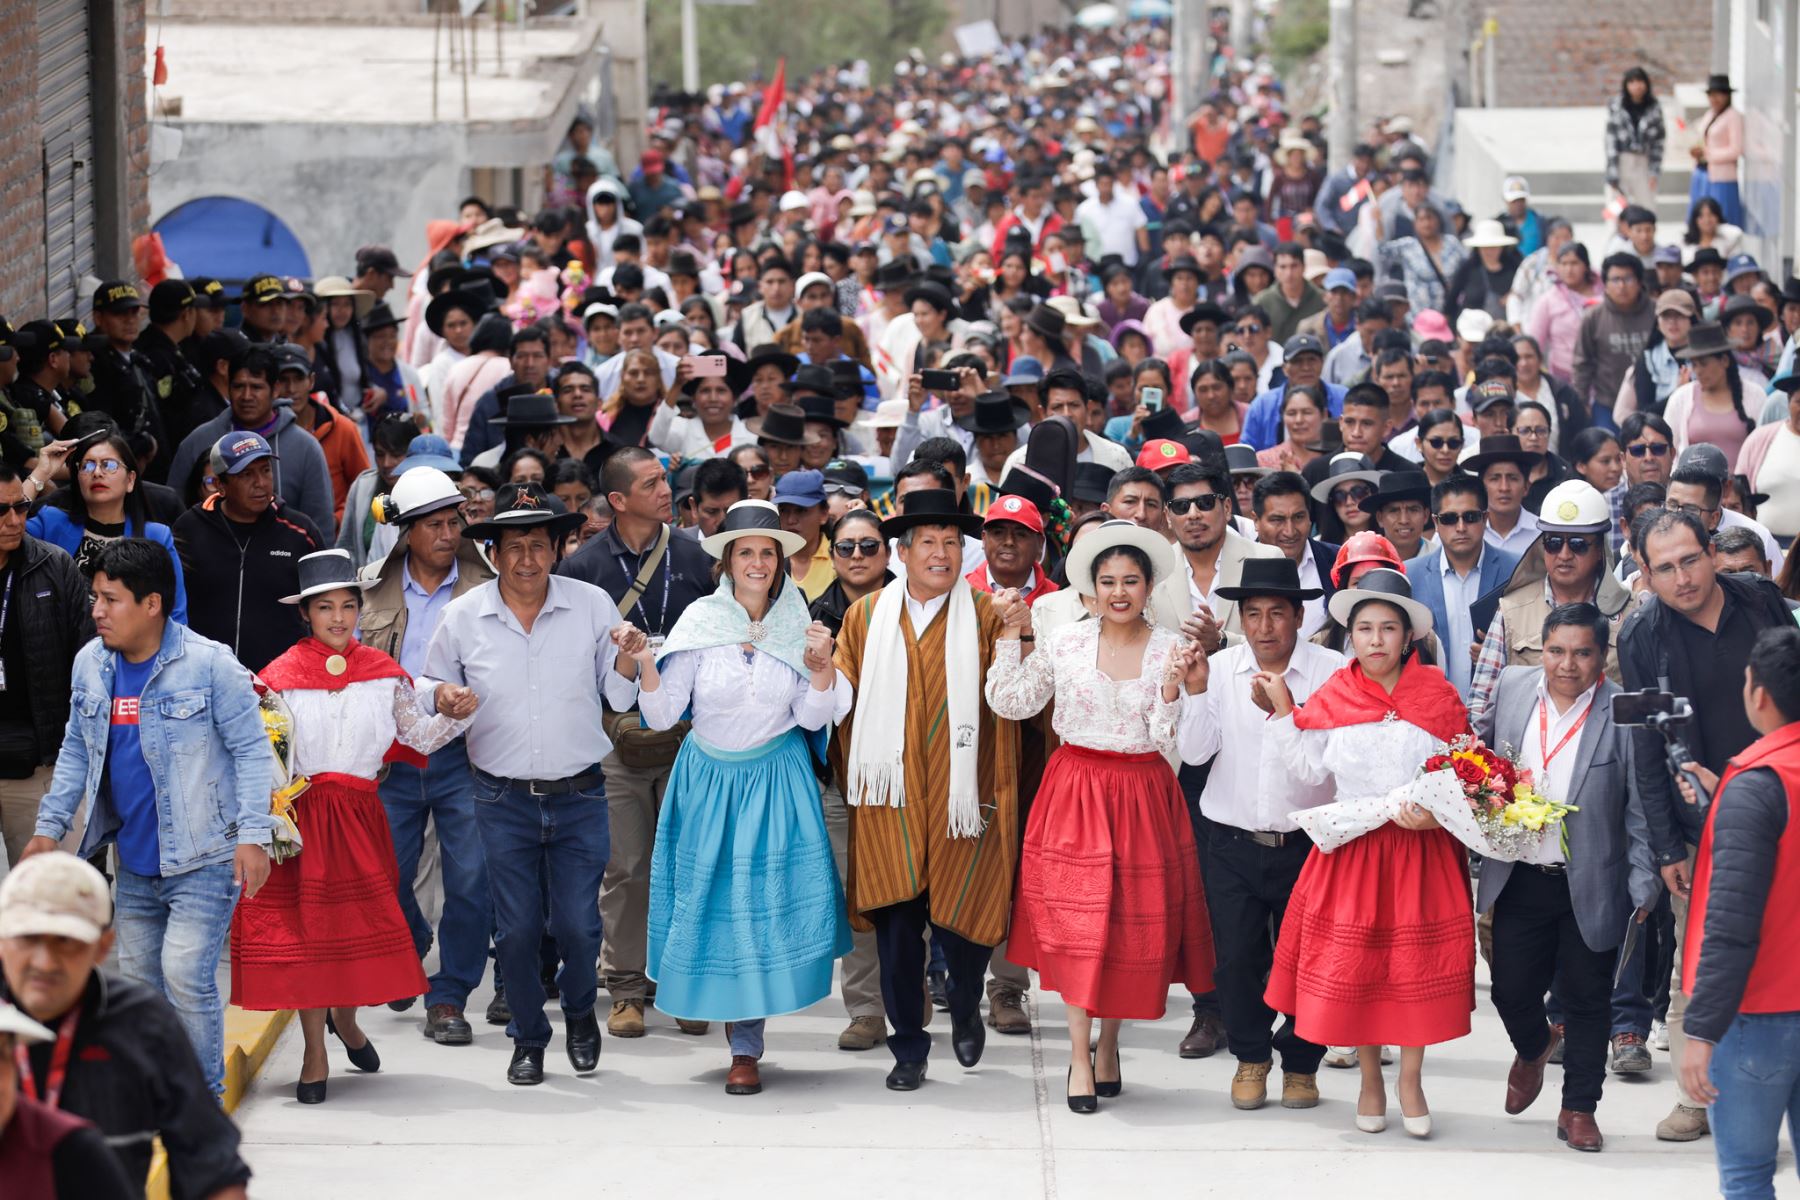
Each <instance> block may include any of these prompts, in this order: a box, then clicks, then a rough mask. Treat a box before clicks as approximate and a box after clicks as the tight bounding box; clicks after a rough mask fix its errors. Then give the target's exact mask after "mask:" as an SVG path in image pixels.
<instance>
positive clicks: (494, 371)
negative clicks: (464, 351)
mask: <svg viewBox="0 0 1800 1200" xmlns="http://www.w3.org/2000/svg"><path fill="white" fill-rule="evenodd" d="M511 374H512V360H511V359H509V358H507V357H506V355H504V354H490V353H487V352H486V351H483V352H482V353H480V354H471V355H470V356H469V357H467V358H465V359H463V360H462V361H461V362H459V363H457V364H456V365H455V366H454V367H451V368H450V379H449V381H448V382H446V383H445V384H444V409H443V412H442V414H440V417H441V419H440V420H439V421H438V424H437V428H438V430H439V431H440V432H441V434H442V436H443V437H444V438H446V439H447V440H448V441H449V442H450V448H451V449H452V450H461V449H462V444H463V438H464V436H465V435H467V434H468V432H469V418H470V417H472V416H474V415H475V405H476V403H477V402H478V401H479V400H480V399H481V398H482V396H484V395H486V394H487V391H488V389H489V388H493V387H498V386H499V384H500V381H501V380H502V379H505V378H506V377H507V376H508V375H511Z"/></svg>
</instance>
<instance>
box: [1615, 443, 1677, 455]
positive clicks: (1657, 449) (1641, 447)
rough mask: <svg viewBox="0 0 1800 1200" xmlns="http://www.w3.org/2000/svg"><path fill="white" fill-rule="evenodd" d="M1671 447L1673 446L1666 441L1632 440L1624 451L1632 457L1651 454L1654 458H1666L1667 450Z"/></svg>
mask: <svg viewBox="0 0 1800 1200" xmlns="http://www.w3.org/2000/svg"><path fill="white" fill-rule="evenodd" d="M1673 448H1674V447H1672V446H1670V445H1669V443H1667V442H1633V443H1631V445H1629V446H1627V447H1625V453H1627V454H1629V455H1631V457H1633V458H1643V457H1644V456H1645V455H1651V456H1654V457H1656V458H1667V457H1669V451H1670V450H1672V449H1673Z"/></svg>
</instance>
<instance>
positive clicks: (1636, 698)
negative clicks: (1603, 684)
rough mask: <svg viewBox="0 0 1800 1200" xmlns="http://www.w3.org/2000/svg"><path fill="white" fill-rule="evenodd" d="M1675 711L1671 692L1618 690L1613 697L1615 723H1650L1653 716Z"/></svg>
mask: <svg viewBox="0 0 1800 1200" xmlns="http://www.w3.org/2000/svg"><path fill="white" fill-rule="evenodd" d="M1675 713H1676V708H1675V697H1674V695H1673V694H1672V693H1670V692H1658V691H1649V690H1646V691H1642V692H1618V693H1616V694H1615V695H1614V696H1613V698H1612V719H1613V724H1614V725H1648V724H1649V723H1650V718H1651V717H1654V716H1674V715H1675Z"/></svg>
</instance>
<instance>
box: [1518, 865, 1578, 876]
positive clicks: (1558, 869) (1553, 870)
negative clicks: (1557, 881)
mask: <svg viewBox="0 0 1800 1200" xmlns="http://www.w3.org/2000/svg"><path fill="white" fill-rule="evenodd" d="M1519 865H1520V866H1521V867H1530V868H1531V869H1532V870H1534V871H1537V872H1539V873H1540V874H1544V875H1559V876H1560V875H1567V874H1568V873H1569V865H1568V864H1567V863H1528V862H1522V863H1520V864H1519Z"/></svg>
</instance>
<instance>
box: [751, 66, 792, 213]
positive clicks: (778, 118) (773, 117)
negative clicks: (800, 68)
mask: <svg viewBox="0 0 1800 1200" xmlns="http://www.w3.org/2000/svg"><path fill="white" fill-rule="evenodd" d="M786 110H787V59H786V58H783V59H782V60H781V61H780V62H778V63H776V64H775V78H773V79H771V80H770V81H769V87H768V90H767V91H765V92H763V99H762V107H761V108H760V109H758V110H757V113H756V124H755V125H754V126H753V127H752V131H753V135H754V137H755V138H756V146H757V149H758V150H759V151H760V152H761V153H762V154H763V156H764V157H766V158H778V159H780V160H781V165H782V186H783V187H786V188H792V187H793V186H794V150H793V147H791V146H789V145H788V144H787V137H786V134H785V133H784V132H783V129H782V125H783V118H784V117H785V116H786Z"/></svg>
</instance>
